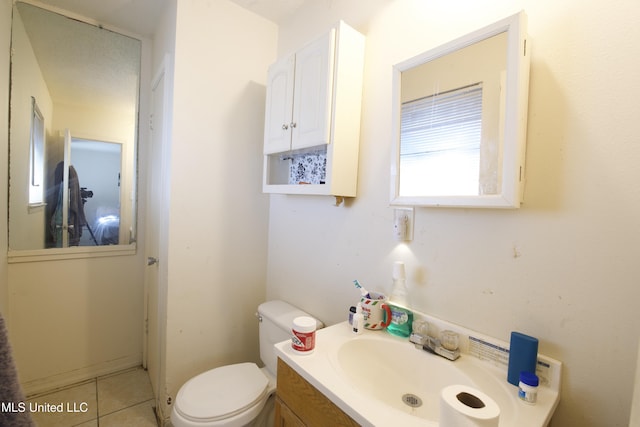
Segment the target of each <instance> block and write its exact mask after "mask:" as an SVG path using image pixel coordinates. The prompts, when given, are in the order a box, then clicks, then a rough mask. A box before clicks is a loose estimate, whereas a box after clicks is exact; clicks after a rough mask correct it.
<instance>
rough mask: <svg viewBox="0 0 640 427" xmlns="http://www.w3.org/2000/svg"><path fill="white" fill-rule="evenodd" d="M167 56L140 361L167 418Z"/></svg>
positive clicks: (152, 177)
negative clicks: (143, 340)
mask: <svg viewBox="0 0 640 427" xmlns="http://www.w3.org/2000/svg"><path fill="white" fill-rule="evenodd" d="M168 58H169V57H166V58H165V61H164V62H163V64H162V65H161V67H160V70H159V71H158V73H157V74H156V77H155V78H154V80H153V82H152V94H151V95H152V100H151V108H152V112H151V120H150V131H151V145H150V147H149V151H148V155H149V174H148V184H147V194H148V196H147V213H146V232H145V248H146V259H147V268H146V272H145V296H146V303H145V330H146V340H145V346H144V360H145V364H146V367H147V369H148V371H149V377H150V379H151V385H152V387H153V392H154V396H155V399H156V403H157V406H156V408H157V411H158V416H159V417H161V418H166V417H168V415H169V414H168V413H167V412H168V410H167V402H166V392H165V389H166V387H165V348H166V345H165V337H166V333H165V330H166V307H167V304H166V296H167V287H166V281H167V275H166V272H167V256H166V253H167V251H166V246H167V245H166V242H167V230H166V226H165V224H166V223H167V215H168V188H169V181H168V175H169V174H168V169H169V162H168V161H169V143H168V141H169V131H168V130H167V123H168V122H169V120H167V117H168V107H167V106H168V105H170V102H169V95H168V94H169V93H170V91H169V89H168V88H169V87H170V81H171V80H170V78H168V77H167V76H168V70H170V68H169V67H168V65H167V64H168V63H169V59H168Z"/></svg>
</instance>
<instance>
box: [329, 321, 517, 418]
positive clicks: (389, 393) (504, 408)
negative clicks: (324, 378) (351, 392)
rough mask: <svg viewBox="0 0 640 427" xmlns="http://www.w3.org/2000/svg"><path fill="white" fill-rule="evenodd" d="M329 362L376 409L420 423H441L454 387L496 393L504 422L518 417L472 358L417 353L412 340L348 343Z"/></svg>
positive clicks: (505, 392) (382, 337)
mask: <svg viewBox="0 0 640 427" xmlns="http://www.w3.org/2000/svg"><path fill="white" fill-rule="evenodd" d="M363 355H364V356H363ZM330 359H331V360H332V363H333V365H334V368H335V369H337V370H338V371H339V372H340V373H341V375H343V376H344V378H345V380H346V381H348V382H349V383H350V384H351V386H352V387H354V388H355V389H357V390H358V392H359V393H362V394H363V395H365V396H368V397H369V398H371V399H372V401H375V402H376V404H383V405H387V406H389V407H390V408H394V409H396V410H398V411H402V412H404V413H407V414H410V415H413V416H416V417H420V418H423V419H426V420H429V421H433V422H437V421H438V419H439V405H440V392H441V390H442V389H443V388H445V387H447V386H449V385H453V384H461V385H467V386H471V387H473V388H476V389H481V390H483V391H484V392H485V393H487V390H488V389H491V391H492V393H491V394H490V396H491V398H492V399H494V400H495V401H496V402H498V401H500V402H501V403H502V404H499V406H500V409H501V415H500V417H501V418H503V419H505V420H508V419H511V418H512V417H513V408H512V405H513V402H511V401H510V399H509V394H510V390H509V389H508V388H507V387H501V386H500V384H499V383H498V382H497V381H496V380H495V379H494V378H493V376H492V375H487V374H486V373H484V372H481V371H480V372H475V371H479V370H480V369H481V368H480V367H477V366H474V365H471V364H470V361H471V360H470V359H469V358H465V357H462V358H460V359H458V360H456V361H455V362H452V361H450V360H446V359H444V358H442V357H439V356H435V355H432V354H427V353H425V352H424V351H421V350H418V349H416V348H415V347H414V345H413V344H411V343H409V342H408V341H407V340H398V339H395V338H394V337H391V336H389V335H388V334H386V333H379V334H375V335H373V334H369V335H366V336H362V337H357V338H355V339H352V340H349V341H346V342H344V343H343V344H342V345H341V346H340V347H339V348H338V351H337V353H336V354H335V357H330ZM473 377H475V379H476V381H474V380H473V379H472V378H473ZM478 380H481V381H482V384H480V383H478ZM505 382H506V381H505ZM487 394H489V393H487ZM505 422H506V421H505ZM507 425H515V424H507Z"/></svg>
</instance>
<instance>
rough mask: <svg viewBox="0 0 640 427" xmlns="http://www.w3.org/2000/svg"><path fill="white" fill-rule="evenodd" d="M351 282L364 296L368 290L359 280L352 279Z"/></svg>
mask: <svg viewBox="0 0 640 427" xmlns="http://www.w3.org/2000/svg"><path fill="white" fill-rule="evenodd" d="M353 284H354V285H355V286H356V288H358V289H360V293H361V294H362V296H363V297H366V296H367V295H368V294H369V291H367V290H366V289H365V288H363V287H362V285H361V284H360V282H358V281H357V280H354V281H353Z"/></svg>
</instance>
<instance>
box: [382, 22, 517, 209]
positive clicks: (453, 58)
mask: <svg viewBox="0 0 640 427" xmlns="http://www.w3.org/2000/svg"><path fill="white" fill-rule="evenodd" d="M526 43H527V40H526V15H525V14H524V12H521V13H519V14H517V15H514V16H511V17H509V18H507V19H504V20H502V21H499V22H497V23H495V24H493V25H490V26H488V27H486V28H483V29H481V30H479V31H476V32H474V33H472V34H469V35H467V36H464V37H461V38H460V39H457V40H454V41H452V42H450V43H447V44H445V45H443V46H440V47H438V48H436V49H433V50H429V51H427V52H425V53H423V54H420V55H418V56H416V57H414V58H411V59H409V60H407V61H404V62H402V63H400V64H397V65H396V66H395V67H394V78H393V132H394V144H393V157H392V165H391V175H392V176H391V185H392V188H391V203H392V204H396V205H417V206H443V207H487V208H490V207H494V208H517V207H519V206H520V203H521V197H522V187H523V182H524V155H525V139H526V124H527V103H528V90H529V51H528V50H529V47H528V46H527V44H526Z"/></svg>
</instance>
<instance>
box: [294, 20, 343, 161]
mask: <svg viewBox="0 0 640 427" xmlns="http://www.w3.org/2000/svg"><path fill="white" fill-rule="evenodd" d="M335 33H336V32H335V29H332V30H331V31H329V32H328V33H326V34H325V35H324V36H322V37H320V38H319V39H317V40H315V41H314V42H312V43H310V44H308V45H307V46H305V47H304V48H302V49H301V50H300V51H299V52H297V53H296V64H295V85H294V88H295V89H294V93H293V121H292V123H291V126H292V129H291V132H292V137H291V141H292V142H291V148H292V149H298V148H306V147H313V146H316V145H322V144H328V143H329V141H330V137H331V135H330V129H331V106H332V100H333V70H334V62H335V58H334V53H335Z"/></svg>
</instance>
